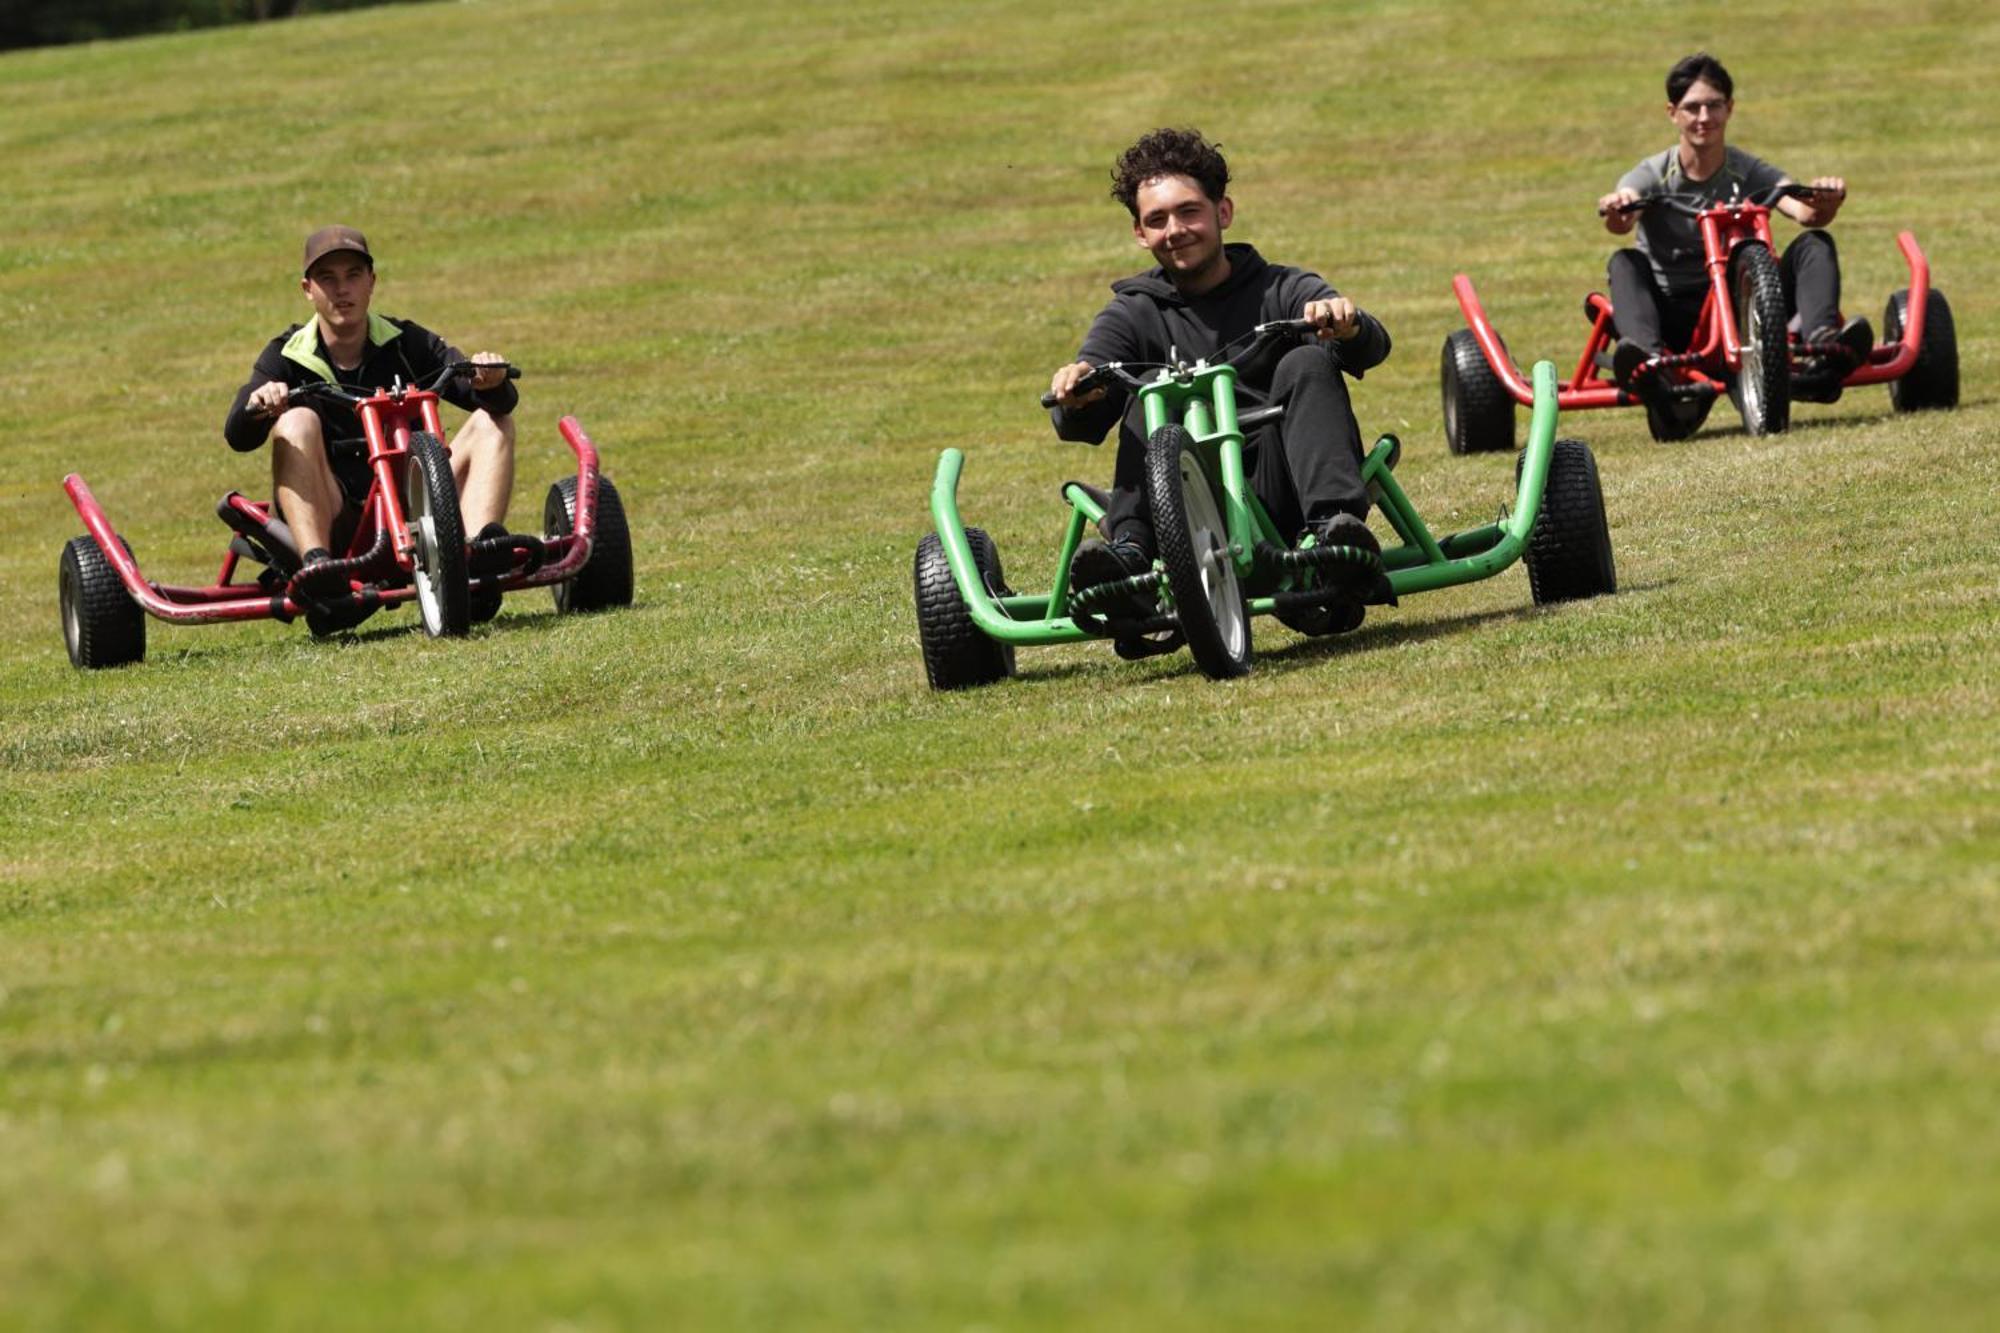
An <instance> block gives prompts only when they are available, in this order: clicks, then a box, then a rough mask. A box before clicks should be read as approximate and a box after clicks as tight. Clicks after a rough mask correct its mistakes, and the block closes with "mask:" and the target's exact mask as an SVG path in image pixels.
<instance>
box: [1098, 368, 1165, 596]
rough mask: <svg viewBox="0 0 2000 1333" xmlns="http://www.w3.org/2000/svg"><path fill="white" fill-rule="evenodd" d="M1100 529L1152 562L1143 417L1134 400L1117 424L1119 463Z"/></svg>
mask: <svg viewBox="0 0 2000 1333" xmlns="http://www.w3.org/2000/svg"><path fill="white" fill-rule="evenodd" d="M1103 528H1104V532H1105V535H1106V536H1107V537H1109V538H1110V540H1111V541H1112V542H1113V543H1120V542H1129V543H1131V544H1132V545H1134V546H1137V547H1138V548H1139V549H1140V550H1141V551H1142V552H1144V553H1145V556H1146V559H1148V560H1151V559H1152V558H1153V555H1154V553H1155V547H1154V544H1153V519H1152V515H1151V514H1150V513H1148V512H1147V510H1146V414H1145V413H1144V411H1142V410H1141V409H1140V407H1139V402H1138V400H1137V399H1136V398H1135V399H1133V401H1132V405H1131V406H1130V407H1129V408H1127V409H1126V411H1125V419H1124V420H1123V421H1121V422H1119V424H1118V460H1117V462H1116V463H1115V464H1114V465H1113V468H1112V475H1111V505H1110V507H1109V508H1107V509H1106V510H1105V511H1104V523H1103Z"/></svg>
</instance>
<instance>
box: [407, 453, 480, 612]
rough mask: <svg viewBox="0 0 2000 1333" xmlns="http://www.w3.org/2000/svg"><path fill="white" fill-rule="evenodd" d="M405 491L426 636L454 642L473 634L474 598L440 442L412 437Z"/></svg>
mask: <svg viewBox="0 0 2000 1333" xmlns="http://www.w3.org/2000/svg"><path fill="white" fill-rule="evenodd" d="M404 489H405V492H406V494H405V495H404V497H403V517H404V518H405V519H406V520H408V522H409V525H410V535H411V537H412V539H413V542H414V545H415V547H416V570H415V577H416V584H417V614H418V616H419V617H420V618H421V619H422V620H423V625H424V633H426V634H428V635H430V636H431V637H432V638H434V639H437V638H446V637H453V638H455V637H457V636H459V635H463V634H465V633H467V632H469V631H470V630H471V629H472V595H471V591H470V589H469V587H468V586H467V583H466V571H465V521H464V519H462V518H461V517H460V516H459V512H458V485H457V483H456V482H454V481H453V480H452V477H451V455H450V454H448V453H446V452H445V447H444V442H443V441H442V440H440V439H438V437H437V436H435V435H432V434H429V433H428V432H425V431H417V432H414V433H412V434H411V436H410V465H409V475H408V479H407V481H406V482H405V486H404Z"/></svg>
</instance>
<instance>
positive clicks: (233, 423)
mask: <svg viewBox="0 0 2000 1333" xmlns="http://www.w3.org/2000/svg"><path fill="white" fill-rule="evenodd" d="M466 359H467V358H466V355H465V354H464V353H463V352H461V351H459V350H458V349H457V348H456V347H453V346H452V345H451V344H449V343H447V342H446V341H445V340H444V339H442V338H440V337H438V336H437V335H436V334H435V333H432V332H431V331H430V330H429V329H427V328H425V327H423V326H422V325H421V324H418V323H415V322H414V321H412V320H407V319H390V318H388V317H387V316H385V315H377V314H372V313H371V314H370V315H369V316H368V344H367V350H366V351H365V352H363V354H362V357H361V364H360V366H358V367H357V368H355V369H354V370H338V369H336V368H335V367H334V365H333V362H332V361H331V360H330V359H328V357H327V354H326V345H325V343H324V342H323V341H322V340H321V338H320V336H319V321H318V320H314V321H313V322H311V323H310V324H294V325H292V327H290V328H289V329H286V330H285V331H284V332H283V333H281V334H279V335H278V336H277V337H275V338H273V339H271V341H270V342H269V343H268V344H266V345H265V348H264V350H263V351H262V352H260V353H259V354H258V356H257V364H256V365H255V366H253V367H252V368H251V370H250V379H249V382H248V383H246V384H245V385H244V386H243V387H242V388H240V389H238V390H237V391H236V403H235V405H234V406H233V407H231V408H230V409H229V416H228V417H227V418H226V419H225V420H224V421H223V423H222V437H223V438H224V439H225V440H228V441H229V447H230V448H231V449H234V450H236V451H237V452H239V453H248V452H249V451H250V450H252V449H255V448H257V447H258V446H259V445H261V444H263V443H264V441H265V440H266V439H267V438H269V436H270V434H271V425H272V422H273V420H274V419H273V418H271V417H260V416H256V415H254V414H253V413H251V412H250V411H249V410H248V409H247V407H246V406H245V404H247V403H248V402H249V401H250V395H251V394H252V393H255V392H256V391H257V387H258V386H259V385H262V384H268V383H270V382H271V381H272V380H283V381H284V382H285V383H286V384H287V385H289V386H291V387H293V388H297V387H298V386H300V385H302V384H313V383H333V382H337V383H339V384H341V385H344V386H345V387H347V388H349V389H353V390H355V391H356V392H365V391H367V390H370V389H386V388H388V387H390V386H391V385H392V384H394V383H395V382H396V380H397V379H398V378H401V380H402V381H403V383H404V384H405V385H419V384H424V383H427V382H428V381H429V380H430V378H431V377H432V376H433V375H435V374H437V373H438V370H439V369H440V368H441V367H443V366H444V365H445V364H446V363H447V362H451V361H464V360H466ZM438 396H439V397H441V398H443V399H444V400H445V401H446V402H448V403H450V404H452V405H453V406H455V407H458V408H462V409H463V410H465V411H467V412H472V411H476V410H477V409H479V408H482V407H483V408H485V409H486V410H487V411H488V412H491V413H492V414H493V415H494V416H506V415H507V414H508V413H510V412H512V411H513V410H514V405H515V404H516V403H518V402H519V401H520V398H521V395H520V394H519V393H517V392H516V391H515V389H514V383H513V381H512V380H503V381H501V383H500V384H499V385H498V386H497V387H495V388H491V389H488V390H486V391H485V392H484V393H474V392H472V389H471V387H470V385H469V384H468V383H466V382H464V381H460V380H447V381H445V384H444V387H443V388H441V389H439V390H438ZM312 409H313V411H314V412H317V413H318V414H319V422H320V430H321V432H322V434H323V437H324V438H325V439H327V440H329V441H331V440H353V439H359V438H361V422H360V419H359V418H357V417H356V416H355V415H354V409H353V408H350V407H348V406H347V405H346V404H345V403H333V404H327V403H314V404H313V405H312Z"/></svg>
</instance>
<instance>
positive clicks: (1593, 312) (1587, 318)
mask: <svg viewBox="0 0 2000 1333" xmlns="http://www.w3.org/2000/svg"><path fill="white" fill-rule="evenodd" d="M1599 301H1602V302H1604V304H1605V306H1606V308H1609V307H1610V305H1611V300H1610V298H1609V297H1606V296H1604V295H1603V294H1601V293H1599V292H1592V293H1591V294H1590V295H1588V296H1586V297H1584V298H1583V322H1584V323H1586V324H1596V323H1597V303H1598V302H1599ZM1604 331H1605V333H1606V334H1608V335H1610V336H1611V337H1613V338H1616V337H1617V336H1618V317H1617V316H1616V315H1613V316H1612V317H1611V318H1609V319H1607V320H1605V321H1604Z"/></svg>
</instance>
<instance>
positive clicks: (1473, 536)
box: [931, 361, 1556, 644]
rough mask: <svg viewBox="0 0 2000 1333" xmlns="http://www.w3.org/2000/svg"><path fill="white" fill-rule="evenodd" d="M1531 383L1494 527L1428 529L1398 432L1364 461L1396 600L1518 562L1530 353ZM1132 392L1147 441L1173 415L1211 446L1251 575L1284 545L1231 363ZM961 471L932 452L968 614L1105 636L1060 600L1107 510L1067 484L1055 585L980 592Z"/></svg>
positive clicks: (1530, 508)
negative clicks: (1255, 465) (1246, 433)
mask: <svg viewBox="0 0 2000 1333" xmlns="http://www.w3.org/2000/svg"><path fill="white" fill-rule="evenodd" d="M1533 380H1534V387H1535V406H1534V411H1533V414H1532V416H1531V417H1530V419H1529V422H1528V445H1527V449H1526V451H1525V457H1524V458H1523V459H1522V462H1521V476H1520V481H1519V483H1518V484H1517V485H1516V487H1515V490H1514V507H1513V509H1512V511H1511V512H1503V513H1502V514H1501V516H1500V518H1498V519H1497V520H1495V521H1494V522H1492V523H1487V524H1482V525H1481V526H1479V527H1476V528H1468V529H1466V530H1465V531H1463V532H1454V533H1450V534H1448V535H1446V536H1443V537H1437V536H1433V535H1432V533H1431V530H1430V528H1429V527H1427V526H1426V525H1425V523H1424V521H1423V519H1422V518H1421V517H1420V516H1419V515H1418V513H1417V511H1416V507H1415V506H1414V505H1412V504H1411V503H1410V497H1409V496H1408V494H1406V493H1405V492H1404V490H1403V487H1402V485H1401V483H1399V482H1398V481H1397V480H1396V474H1395V473H1394V472H1392V471H1390V468H1389V460H1390V458H1391V457H1393V456H1394V454H1395V452H1396V450H1397V447H1398V446H1397V443H1396V439H1395V437H1394V436H1391V435H1384V436H1383V437H1382V438H1381V439H1379V440H1378V441H1376V443H1375V447H1374V448H1373V449H1372V450H1370V451H1369V454H1368V457H1367V458H1366V459H1365V460H1363V462H1362V465H1361V478H1362V480H1363V481H1364V482H1365V483H1366V484H1367V486H1368V489H1369V492H1370V493H1371V494H1372V495H1373V496H1374V497H1375V501H1376V504H1377V506H1378V507H1379V508H1380V509H1381V511H1382V515H1383V517H1384V518H1386V519H1387V520H1388V521H1389V526H1390V527H1392V528H1394V529H1395V530H1396V535H1397V536H1398V537H1399V538H1401V539H1402V543H1403V544H1402V545H1401V546H1395V547H1391V548H1389V549H1387V550H1385V551H1383V552H1382V565H1383V568H1384V569H1385V570H1387V571H1388V575H1389V584H1390V586H1391V587H1392V588H1394V589H1395V592H1396V595H1397V596H1398V597H1402V596H1405V595H1407V594H1409V593H1413V592H1428V591H1430V590H1431V589H1433V588H1448V587H1451V586H1452V585H1454V584H1459V583H1474V582H1477V581H1478V580H1480V579H1485V578H1491V577H1492V576H1493V575H1495V574H1498V573H1500V572H1501V571H1502V570H1504V569H1506V568H1507V567H1508V566H1509V565H1512V564H1513V563H1514V562H1515V561H1516V560H1518V559H1520V558H1521V552H1522V551H1523V550H1524V549H1525V548H1526V546H1527V543H1528V536H1529V534H1530V533H1532V532H1533V531H1534V529H1535V518H1536V517H1537V515H1539V514H1540V513H1541V508H1542V490H1543V488H1544V487H1545V486H1546V485H1547V484H1548V478H1549V458H1550V456H1551V455H1552V454H1553V453H1554V452H1555V438H1556V368H1555V365H1554V363H1553V362H1549V361H1537V362H1536V363H1535V369H1534V372H1533ZM1139 400H1140V403H1141V404H1142V405H1143V407H1144V410H1145V414H1146V433H1147V435H1148V437H1150V436H1151V435H1152V433H1153V432H1154V431H1157V430H1158V429H1159V428H1160V427H1161V426H1164V425H1166V424H1168V423H1169V422H1174V421H1178V422H1179V424H1180V425H1182V426H1184V427H1185V428H1186V429H1187V431H1188V433H1189V434H1190V435H1192V436H1193V437H1194V439H1195V441H1196V443H1197V444H1198V445H1200V446H1202V448H1203V449H1204V450H1205V451H1206V452H1207V453H1208V455H1209V460H1210V462H1211V463H1213V464H1214V465H1215V471H1216V475H1218V476H1219V477H1220V478H1221V480H1222V490H1223V495H1222V497H1221V501H1222V507H1223V510H1224V513H1225V514H1226V516H1227V522H1228V524H1229V539H1230V544H1231V546H1232V548H1233V550H1234V554H1235V559H1236V567H1237V571H1238V573H1239V574H1241V575H1244V576H1248V575H1249V574H1250V573H1251V572H1252V571H1253V569H1254V568H1255V565H1256V558H1257V557H1256V551H1257V543H1258V541H1259V540H1264V541H1270V542H1273V543H1275V544H1277V545H1280V546H1283V545H1286V544H1287V543H1286V541H1285V539H1284V538H1283V537H1282V536H1280V535H1279V533H1278V531H1277V529H1276V528H1274V527H1273V526H1272V524H1271V520H1270V517H1269V516H1268V515H1266V514H1265V513H1264V507H1263V506H1262V505H1261V504H1259V503H1258V502H1257V497H1256V496H1255V495H1253V494H1251V492H1250V488H1249V486H1248V484H1247V483H1246V482H1245V480H1244V476H1243V431H1242V429H1241V427H1240V426H1239V425H1238V424H1237V418H1236V372H1235V370H1234V369H1233V368H1232V367H1229V366H1204V367H1201V368H1199V369H1197V370H1196V371H1195V372H1194V373H1193V374H1191V375H1189V376H1187V377H1185V378H1170V377H1166V376H1164V375H1163V377H1162V378H1161V379H1159V380H1155V381H1154V382H1153V383H1151V384H1148V385H1147V386H1146V387H1145V388H1143V389H1141V390H1140V391H1139ZM964 469H965V455H964V453H963V452H961V451H960V450H957V449H946V450H945V451H944V453H943V454H941V455H940V456H939V458H938V466H937V475H936V477H935V478H934V479H933V480H932V482H931V522H932V523H933V524H934V525H935V526H936V528H937V534H938V540H939V541H940V542H941V543H943V546H944V554H945V559H946V560H947V561H948V562H949V563H950V565H951V574H952V578H954V579H955V580H957V582H958V592H959V596H961V597H963V598H964V599H965V605H966V609H967V610H968V611H970V612H971V614H972V622H973V623H974V624H975V625H977V626H979V628H980V629H981V630H984V631H985V632H986V633H987V634H989V635H991V636H992V637H993V638H995V639H998V640H1000V641H1002V642H1003V643H1013V644H1041V643H1076V642H1078V641H1080V640H1083V639H1094V638H1099V637H1102V636H1100V635H1097V634H1095V633H1093V632H1091V631H1090V630H1087V629H1084V628H1083V627H1082V626H1080V625H1078V624H1077V623H1076V622H1075V621H1073V620H1072V619H1070V617H1069V615H1068V601H1069V565H1070V560H1071V559H1072V558H1073V557H1074V556H1075V555H1076V548H1077V547H1078V546H1079V545H1081V544H1082V541H1083V534H1084V529H1085V527H1086V526H1087V525H1089V524H1092V523H1095V522H1097V521H1098V520H1099V519H1101V518H1103V517H1104V511H1103V509H1102V508H1101V507H1099V506H1098V504H1097V502H1096V501H1094V500H1092V499H1091V498H1090V496H1089V495H1088V494H1086V493H1085V492H1084V491H1083V489H1082V488H1081V487H1079V486H1077V485H1076V484H1075V483H1071V484H1070V485H1067V486H1065V487H1064V488H1063V498H1064V499H1066V500H1067V501H1069V506H1070V514H1069V525H1068V527H1067V528H1065V529H1064V532H1063V540H1062V550H1061V553H1060V555H1059V556H1058V558H1057V561H1056V572H1055V578H1054V582H1053V585H1052V586H1053V589H1054V591H1052V592H1047V593H1041V594H1010V595H1008V596H1005V597H995V596H993V595H992V594H991V593H989V592H988V591H987V590H986V585H985V583H984V581H983V580H981V579H980V577H979V573H978V569H977V567H976V566H975V565H974V564H973V561H972V546H971V544H970V543H969V542H967V541H966V540H965V524H964V521H963V520H962V519H960V518H959V514H958V478H959V474H960V473H961V472H962V471H964ZM1273 607H1274V603H1273V601H1272V599H1271V598H1270V597H1252V598H1250V611H1251V613H1252V614H1253V615H1263V614H1268V613H1269V612H1270V611H1271V610H1272V609H1273Z"/></svg>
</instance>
